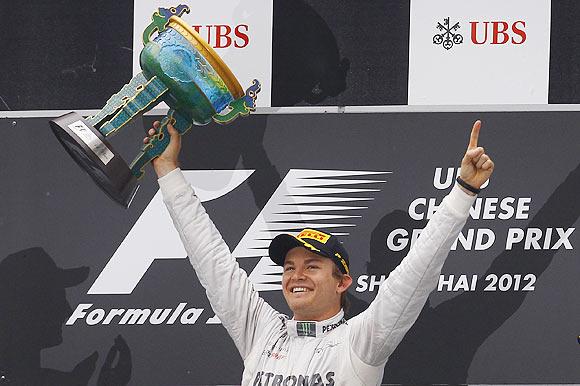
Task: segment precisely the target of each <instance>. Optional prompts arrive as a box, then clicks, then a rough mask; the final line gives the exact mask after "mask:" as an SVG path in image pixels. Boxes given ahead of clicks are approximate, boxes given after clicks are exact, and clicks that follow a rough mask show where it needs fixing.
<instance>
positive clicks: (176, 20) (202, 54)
mask: <svg viewBox="0 0 580 386" xmlns="http://www.w3.org/2000/svg"><path fill="white" fill-rule="evenodd" d="M184 12H187V13H189V7H187V6H185V5H180V6H178V7H173V8H169V9H165V8H159V10H158V11H157V12H155V13H154V14H153V16H152V20H153V21H152V23H151V24H150V25H149V26H148V27H147V28H146V29H145V31H144V32H143V44H144V48H143V50H142V51H141V56H140V64H141V69H142V72H140V73H139V74H137V75H135V76H134V77H133V79H131V81H130V82H129V83H128V84H126V85H125V86H123V88H122V89H121V90H120V91H119V92H118V93H116V94H115V95H113V96H111V97H110V98H109V100H108V101H107V103H106V105H105V107H103V108H102V109H101V110H100V111H99V112H98V113H97V114H95V115H93V116H90V117H87V118H83V117H81V116H80V115H79V114H77V113H75V112H71V113H68V114H65V115H63V116H61V117H58V118H56V119H54V120H52V121H50V126H51V128H52V131H53V132H54V134H55V135H56V137H57V138H58V140H59V141H60V142H61V143H62V145H63V146H64V147H65V149H66V150H67V151H68V153H69V154H70V155H71V156H72V157H73V158H74V160H75V161H76V162H77V163H78V164H79V165H80V166H81V167H82V168H83V169H84V170H85V171H86V172H87V173H88V174H89V175H90V176H91V178H92V179H93V180H94V181H95V182H96V183H97V185H99V187H101V188H102V189H103V190H104V191H105V193H107V195H109V196H110V197H111V198H112V199H113V200H115V201H116V202H118V203H119V204H121V205H123V206H124V207H128V206H129V204H130V202H131V200H132V198H133V196H134V194H135V192H136V190H137V186H138V184H137V180H138V179H139V178H140V177H141V176H142V175H143V168H144V167H145V165H147V163H148V162H150V161H151V160H153V159H154V158H156V157H157V156H159V155H160V154H161V153H162V152H163V150H164V149H165V148H166V147H167V145H168V144H169V134H168V132H167V124H168V123H172V124H173V126H174V127H175V128H176V129H177V131H178V132H179V133H180V134H184V133H185V132H187V131H188V130H189V129H190V128H191V127H192V126H193V125H205V124H208V123H209V122H211V121H212V120H213V121H215V122H218V123H222V124H227V123H229V122H231V121H233V120H234V119H235V118H237V117H238V116H239V115H244V116H245V115H248V114H249V113H250V111H255V107H256V97H257V94H258V92H259V91H260V83H259V82H258V81H257V80H254V81H253V82H252V85H251V86H250V87H249V88H248V89H247V90H246V92H244V91H243V89H242V87H241V86H240V84H239V82H238V80H237V79H236V77H235V76H234V75H233V73H232V72H231V71H230V69H229V68H228V66H227V65H226V64H225V63H224V62H223V60H222V59H221V58H220V57H219V56H218V55H217V53H216V52H215V51H214V50H213V49H212V48H211V47H210V46H209V45H208V44H207V42H206V41H204V39H203V38H201V37H200V36H199V35H198V34H197V32H196V31H195V30H194V29H193V28H191V27H190V26H189V25H188V24H187V23H185V22H184V21H183V20H182V19H181V18H180V17H179V16H181V15H182V14H183V13H184ZM154 34H156V36H155V37H154V38H152V36H153V35H154ZM160 102H165V103H167V105H168V106H169V111H168V113H167V116H166V117H165V118H164V119H163V120H162V121H161V125H160V128H159V130H158V133H157V134H156V135H154V136H153V137H152V138H151V139H150V141H149V143H148V144H146V145H144V146H143V148H142V149H141V152H140V153H139V154H138V155H137V157H136V158H135V159H134V161H133V162H132V163H131V165H127V163H126V162H125V161H124V160H123V158H121V156H120V155H119V154H118V153H117V152H116V151H115V150H114V149H113V147H112V146H111V145H110V144H109V141H108V137H110V136H112V135H113V134H115V133H117V132H118V131H119V130H120V129H121V128H122V127H123V126H125V125H126V124H127V123H129V122H130V121H131V120H133V119H135V118H136V117H138V116H140V115H141V114H143V113H145V112H146V111H148V110H150V109H152V108H153V107H155V106H156V105H157V104H159V103H160Z"/></svg>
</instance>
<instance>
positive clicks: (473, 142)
mask: <svg viewBox="0 0 580 386" xmlns="http://www.w3.org/2000/svg"><path fill="white" fill-rule="evenodd" d="M479 129H481V121H480V120H477V121H475V123H474V124H473V128H472V129H471V137H469V146H468V147H467V149H475V148H476V147H477V139H478V138H479Z"/></svg>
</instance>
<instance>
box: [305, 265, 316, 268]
mask: <svg viewBox="0 0 580 386" xmlns="http://www.w3.org/2000/svg"><path fill="white" fill-rule="evenodd" d="M307 268H308V269H317V268H318V266H317V265H309V266H308V267H307Z"/></svg>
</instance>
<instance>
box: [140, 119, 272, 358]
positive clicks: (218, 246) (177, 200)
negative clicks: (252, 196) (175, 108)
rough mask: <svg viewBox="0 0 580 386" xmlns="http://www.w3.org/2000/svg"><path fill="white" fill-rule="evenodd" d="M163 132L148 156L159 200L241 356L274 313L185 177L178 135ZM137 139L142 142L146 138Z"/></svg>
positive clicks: (247, 352) (248, 350) (268, 326)
mask: <svg viewBox="0 0 580 386" xmlns="http://www.w3.org/2000/svg"><path fill="white" fill-rule="evenodd" d="M158 129H159V122H155V123H154V125H153V128H152V129H150V130H149V132H148V134H149V135H150V136H153V135H155V134H156V130H158ZM168 132H169V135H171V140H170V143H169V145H168V146H167V148H166V149H165V151H164V152H163V153H162V154H161V155H160V156H159V157H158V158H156V159H155V160H153V162H152V163H153V168H154V169H155V172H156V173H157V176H158V177H159V180H158V181H159V186H160V188H161V192H162V194H163V201H164V202H165V205H166V206H167V209H168V210H169V213H170V215H171V218H172V220H173V223H174V225H175V228H176V229H177V231H178V233H179V236H180V237H181V240H182V242H183V245H184V246H185V249H186V251H187V254H188V256H189V260H190V262H191V265H192V266H193V268H194V269H195V271H196V273H197V277H198V278H199V281H200V283H201V284H202V285H203V287H204V288H205V290H206V294H207V297H208V299H209V301H210V303H211V306H212V308H213V310H214V311H215V312H216V315H217V316H218V317H219V318H220V320H221V321H222V323H223V325H224V327H225V328H226V329H227V330H228V333H229V334H230V336H231V337H232V339H233V340H234V343H235V344H236V347H237V348H238V350H239V352H240V354H241V356H242V358H243V359H245V358H246V356H247V355H248V354H249V353H250V351H251V348H252V346H253V344H254V340H255V338H256V332H264V331H265V330H267V329H268V328H272V327H271V326H272V325H273V323H277V322H279V318H278V313H277V312H276V311H275V310H274V309H272V307H270V305H268V304H267V303H266V302H265V301H264V300H263V299H262V298H260V297H259V296H258V293H257V292H256V291H254V289H253V286H252V284H251V283H250V281H249V280H248V277H247V275H246V272H244V271H243V270H242V269H240V267H239V265H238V263H237V262H236V261H235V259H234V258H233V256H232V255H231V253H230V250H229V248H228V246H227V245H226V243H225V242H224V240H223V239H222V237H221V235H220V233H219V231H218V230H217V229H216V227H215V225H214V224H213V222H212V221H211V219H210V218H209V216H208V214H207V213H206V211H205V209H204V208H203V206H202V205H201V202H200V200H199V199H198V198H197V196H196V195H195V192H194V190H193V188H192V186H191V185H190V184H189V183H187V182H186V180H185V178H184V176H183V174H182V173H181V170H180V169H179V162H178V156H179V152H180V149H181V137H180V135H179V133H178V132H177V131H176V130H175V129H174V128H173V126H171V125H168ZM143 141H144V143H148V142H149V138H145V139H144V140H143Z"/></svg>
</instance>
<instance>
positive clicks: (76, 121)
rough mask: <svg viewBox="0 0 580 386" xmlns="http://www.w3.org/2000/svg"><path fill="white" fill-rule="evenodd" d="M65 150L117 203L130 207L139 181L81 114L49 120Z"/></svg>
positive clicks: (71, 114)
mask: <svg viewBox="0 0 580 386" xmlns="http://www.w3.org/2000/svg"><path fill="white" fill-rule="evenodd" d="M50 127H51V128H52V131H53V132H54V134H55V135H56V137H57V138H58V140H59V141H60V143H61V144H62V145H63V146H64V148H65V149H66V151H67V152H68V153H69V154H70V155H71V157H72V158H73V159H74V160H75V161H76V163H77V164H78V165H79V166H80V167H81V168H83V169H84V170H85V171H86V172H87V173H88V174H89V176H91V178H92V179H93V181H95V183H96V184H97V185H98V186H99V187H100V188H101V189H102V190H103V191H104V192H105V193H106V194H107V195H108V196H109V197H110V198H112V199H113V200H114V201H116V202H117V203H119V204H121V205H122V206H124V207H125V208H128V207H129V204H130V203H131V200H132V199H133V196H134V195H135V192H136V191H137V188H138V185H137V179H136V178H135V176H133V174H132V173H131V169H129V166H128V165H127V163H126V162H125V161H124V160H123V158H122V157H121V156H120V155H119V154H118V153H117V152H116V151H115V150H114V149H113V148H112V147H111V145H110V144H109V142H108V141H107V140H106V139H105V137H104V136H103V135H102V134H101V133H100V132H99V130H97V129H95V128H94V127H93V126H92V125H91V124H90V123H88V121H86V120H85V119H83V117H81V116H80V115H79V114H77V113H75V112H71V113H68V114H65V115H63V116H60V117H58V118H55V119H54V120H51V121H50Z"/></svg>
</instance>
